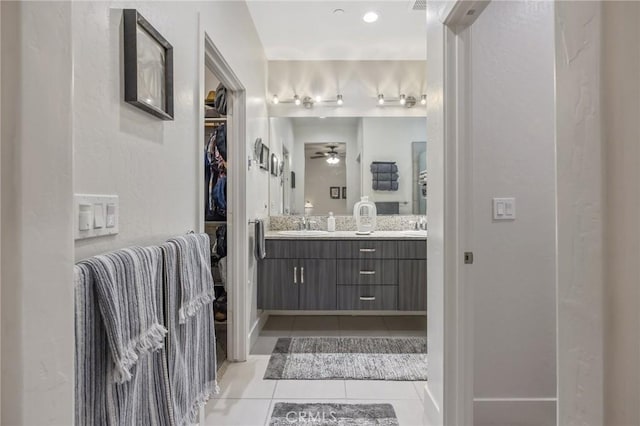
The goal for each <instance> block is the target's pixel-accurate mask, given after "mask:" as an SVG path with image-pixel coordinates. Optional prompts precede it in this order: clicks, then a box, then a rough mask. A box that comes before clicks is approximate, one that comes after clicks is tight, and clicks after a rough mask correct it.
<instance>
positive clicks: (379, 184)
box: [371, 180, 398, 191]
mask: <svg viewBox="0 0 640 426" xmlns="http://www.w3.org/2000/svg"><path fill="white" fill-rule="evenodd" d="M371 187H372V188H373V190H374V191H397V190H398V182H396V181H390V180H381V181H377V180H374V181H373V183H372V186H371Z"/></svg>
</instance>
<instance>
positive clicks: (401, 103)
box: [400, 95, 407, 105]
mask: <svg viewBox="0 0 640 426" xmlns="http://www.w3.org/2000/svg"><path fill="white" fill-rule="evenodd" d="M406 103H407V97H406V96H405V95H400V105H404V104H406Z"/></svg>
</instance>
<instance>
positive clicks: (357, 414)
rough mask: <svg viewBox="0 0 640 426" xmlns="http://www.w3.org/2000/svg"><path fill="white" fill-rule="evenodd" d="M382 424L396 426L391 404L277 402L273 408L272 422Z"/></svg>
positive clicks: (281, 424) (287, 425) (276, 424)
mask: <svg viewBox="0 0 640 426" xmlns="http://www.w3.org/2000/svg"><path fill="white" fill-rule="evenodd" d="M309 424H313V425H327V426H328V425H332V426H333V425H340V426H343V425H344V426H349V425H354V426H355V425H358V426H369V425H384V426H398V419H397V417H396V412H395V410H394V409H393V406H392V405H391V404H320V403H306V404H295V403H289V402H278V403H277V404H275V406H274V408H273V413H272V414H271V420H269V425H271V426H291V425H309Z"/></svg>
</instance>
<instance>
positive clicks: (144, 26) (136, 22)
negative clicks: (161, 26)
mask: <svg viewBox="0 0 640 426" xmlns="http://www.w3.org/2000/svg"><path fill="white" fill-rule="evenodd" d="M123 20H124V100H125V102H127V103H130V104H132V105H135V106H136V107H138V108H140V109H141V110H143V111H145V112H147V113H149V114H151V115H153V116H155V117H158V118H160V119H162V120H173V46H171V44H170V43H169V42H168V41H167V40H166V39H165V38H164V37H162V35H161V34H160V33H159V32H158V31H157V30H156V29H155V28H153V26H152V25H151V24H150V23H149V22H148V21H147V20H146V19H144V17H143V16H142V15H140V13H138V11H137V10H136V9H124V11H123Z"/></svg>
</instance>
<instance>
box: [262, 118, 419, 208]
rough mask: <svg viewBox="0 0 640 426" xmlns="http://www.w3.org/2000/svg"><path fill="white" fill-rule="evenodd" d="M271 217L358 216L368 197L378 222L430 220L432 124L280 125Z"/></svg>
mask: <svg viewBox="0 0 640 426" xmlns="http://www.w3.org/2000/svg"><path fill="white" fill-rule="evenodd" d="M270 132H271V135H270V136H271V138H270V140H271V151H272V152H273V153H275V154H276V156H277V157H278V158H279V159H282V168H281V169H282V172H281V173H280V174H279V175H278V176H271V177H270V182H269V198H270V206H269V213H270V214H271V215H303V214H305V215H327V214H328V213H329V212H333V213H334V214H335V215H350V214H352V212H353V206H354V204H355V203H356V202H357V201H359V200H360V197H361V196H368V197H369V199H370V200H372V201H374V202H375V203H376V206H377V210H378V214H380V215H385V214H386V215H393V214H401V215H408V214H421V215H424V214H426V208H427V206H426V119H425V118H424V117H348V118H343V117H340V118H333V117H331V118H330V117H327V118H320V117H274V118H270Z"/></svg>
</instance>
